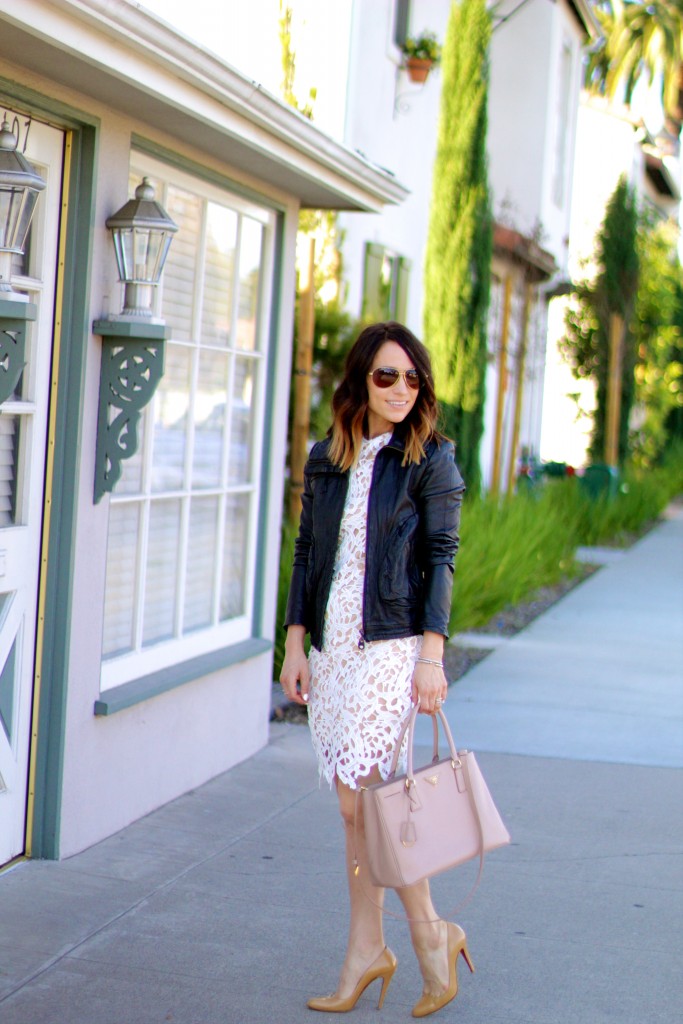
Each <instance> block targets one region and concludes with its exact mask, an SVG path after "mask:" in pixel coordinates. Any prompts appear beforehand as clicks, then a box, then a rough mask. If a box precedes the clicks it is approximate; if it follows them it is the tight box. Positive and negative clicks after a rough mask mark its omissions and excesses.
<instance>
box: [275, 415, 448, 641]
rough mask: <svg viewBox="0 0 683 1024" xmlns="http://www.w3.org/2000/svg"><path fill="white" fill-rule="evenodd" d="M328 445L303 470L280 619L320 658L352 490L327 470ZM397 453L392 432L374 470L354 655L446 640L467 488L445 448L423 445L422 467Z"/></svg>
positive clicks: (398, 442) (343, 477)
mask: <svg viewBox="0 0 683 1024" xmlns="http://www.w3.org/2000/svg"><path fill="white" fill-rule="evenodd" d="M329 444H330V442H329V439H326V440H324V441H320V442H318V443H317V444H316V445H314V447H313V449H312V451H311V454H310V456H309V458H308V462H307V463H306V468H305V470H304V492H303V497H302V511H301V522H300V525H299V536H298V538H297V541H296V545H295V549H294V567H293V570H292V579H291V583H290V588H289V600H288V602H287V613H286V618H285V626H291V625H294V624H297V625H303V626H305V627H306V628H307V630H309V631H310V634H311V642H312V643H313V645H314V647H317V648H318V649H320V647H321V645H322V635H323V622H324V618H325V609H326V607H327V600H328V597H329V593H330V586H331V584H332V576H333V573H334V563H335V556H336V553H337V544H338V540H339V528H340V524H341V519H342V513H343V511H344V502H345V499H346V491H347V488H348V481H349V474H348V472H345V473H343V472H341V470H340V469H339V467H338V466H335V465H333V464H332V462H330V460H329V458H328V456H327V452H328V448H329ZM403 452H404V442H403V440H402V438H401V436H400V433H399V432H398V431H395V432H394V434H393V436H392V438H391V441H390V442H389V443H388V444H387V445H385V446H384V447H383V448H381V449H380V451H379V452H378V454H377V456H376V459H375V464H374V467H373V475H372V481H371V484H370V496H369V499H368V518H367V536H366V558H365V584H364V594H363V618H362V622H363V626H362V634H361V635H359V638H358V642H359V646H361V647H362V646H363V645H364V641H365V640H389V639H393V638H395V637H405V636H415V635H417V634H420V633H423V632H424V631H425V630H430V631H433V632H435V633H441V634H443V635H444V636H448V620H449V617H450V610H451V591H452V586H453V561H454V558H455V553H456V551H457V549H458V540H459V537H458V527H459V522H460V504H461V500H462V494H463V491H464V489H465V487H464V484H463V481H462V478H461V476H460V473H459V472H458V469H457V466H456V465H455V460H454V449H453V445H452V444H451V442H450V441H442V442H441V443H440V444H438V443H437V442H436V441H430V442H429V443H428V444H427V445H426V454H425V458H424V459H422V461H421V462H420V463H419V465H415V464H411V465H408V466H402V465H401V462H402V460H403Z"/></svg>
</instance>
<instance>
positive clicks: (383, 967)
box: [307, 946, 396, 1013]
mask: <svg viewBox="0 0 683 1024" xmlns="http://www.w3.org/2000/svg"><path fill="white" fill-rule="evenodd" d="M395 970H396V957H395V956H394V954H393V953H392V952H391V950H390V949H389V947H388V946H385V947H384V949H383V950H382V952H381V953H380V955H379V956H378V957H377V959H376V960H374V961H373V962H372V963H371V964H370V966H369V967H368V969H367V970H366V971H365V973H364V974H363V975H362V976H361V978H360V980H359V981H358V984H357V985H356V987H355V988H354V990H353V992H352V993H351V995H350V996H346V997H345V998H344V999H342V998H341V997H340V996H338V995H331V996H321V997H320V998H318V999H309V1000H308V1003H307V1006H308V1008H309V1010H322V1011H324V1012H325V1013H346V1012H347V1011H348V1010H352V1009H353V1008H354V1006H355V1005H356V1003H357V1002H358V1000H359V999H360V997H361V996H362V994H363V992H365V990H366V988H367V987H368V985H370V984H371V983H372V982H373V981H375V979H377V978H381V979H382V990H381V992H380V994H379V1003H378V1004H377V1009H378V1010H381V1009H382V1003H383V1002H384V997H385V995H386V994H387V989H388V988H389V982H390V981H391V979H392V978H393V976H394V971H395Z"/></svg>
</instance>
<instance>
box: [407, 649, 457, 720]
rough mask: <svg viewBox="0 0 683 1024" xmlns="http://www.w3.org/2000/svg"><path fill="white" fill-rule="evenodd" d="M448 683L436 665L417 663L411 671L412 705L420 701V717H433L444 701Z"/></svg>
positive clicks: (441, 670)
mask: <svg viewBox="0 0 683 1024" xmlns="http://www.w3.org/2000/svg"><path fill="white" fill-rule="evenodd" d="M447 693H448V682H447V680H446V676H445V675H444V671H443V669H442V668H439V666H438V665H425V664H424V663H423V662H417V663H416V665H415V670H414V671H413V692H412V698H413V704H415V703H417V701H418V700H419V701H420V714H421V715H434V714H436V712H437V711H438V710H439V709H440V707H441V705H442V704H443V702H444V701H445V700H446V694H447Z"/></svg>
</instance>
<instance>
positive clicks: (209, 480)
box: [192, 350, 229, 487]
mask: <svg viewBox="0 0 683 1024" xmlns="http://www.w3.org/2000/svg"><path fill="white" fill-rule="evenodd" d="M228 359H229V356H228V354H227V353H225V352H216V351H215V350H214V351H208V352H207V351H202V352H201V353H200V356H199V379H198V381H197V391H196V393H195V405H194V419H195V434H194V457H193V460H192V486H193V487H217V486H218V485H219V484H220V482H221V477H222V466H223V437H224V434H225V404H226V395H227V390H228Z"/></svg>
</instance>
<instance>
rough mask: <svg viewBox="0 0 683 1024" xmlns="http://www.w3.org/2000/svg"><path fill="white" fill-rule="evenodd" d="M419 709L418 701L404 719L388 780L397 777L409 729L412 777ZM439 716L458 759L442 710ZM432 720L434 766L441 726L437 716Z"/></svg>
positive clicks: (452, 754)
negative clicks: (414, 739) (399, 761)
mask: <svg viewBox="0 0 683 1024" xmlns="http://www.w3.org/2000/svg"><path fill="white" fill-rule="evenodd" d="M419 709H420V701H419V700H418V701H417V704H415V705H414V707H412V708H411V710H410V711H409V712H408V714H407V715H406V717H405V718H404V720H403V722H402V723H401V731H400V733H399V734H398V739H397V740H396V746H395V747H394V753H393V755H392V758H391V766H390V768H389V774H388V775H387V779H393V778H394V776H395V775H396V769H397V768H398V759H399V756H400V753H401V747H402V746H403V740H404V738H405V734H406V732H407V730H408V729H410V733H409V736H408V765H409V771H408V775H409V776H412V749H413V735H414V731H415V722H416V721H417V715H418V712H419ZM438 714H439V715H440V716H441V721H442V723H443V726H444V732H445V734H446V738H447V740H448V742H449V744H450V748H451V756H454V757H455V758H457V756H458V755H457V753H455V744H454V743H453V737H452V736H451V732H450V729H449V728H448V722H447V721H446V717H445V715H444V713H443V711H441V710H439V711H438ZM431 719H432V726H433V728H434V746H433V752H432V762H433V763H434V764H436V762H437V761H438V760H439V726H438V723H437V721H436V715H432V716H431Z"/></svg>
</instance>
